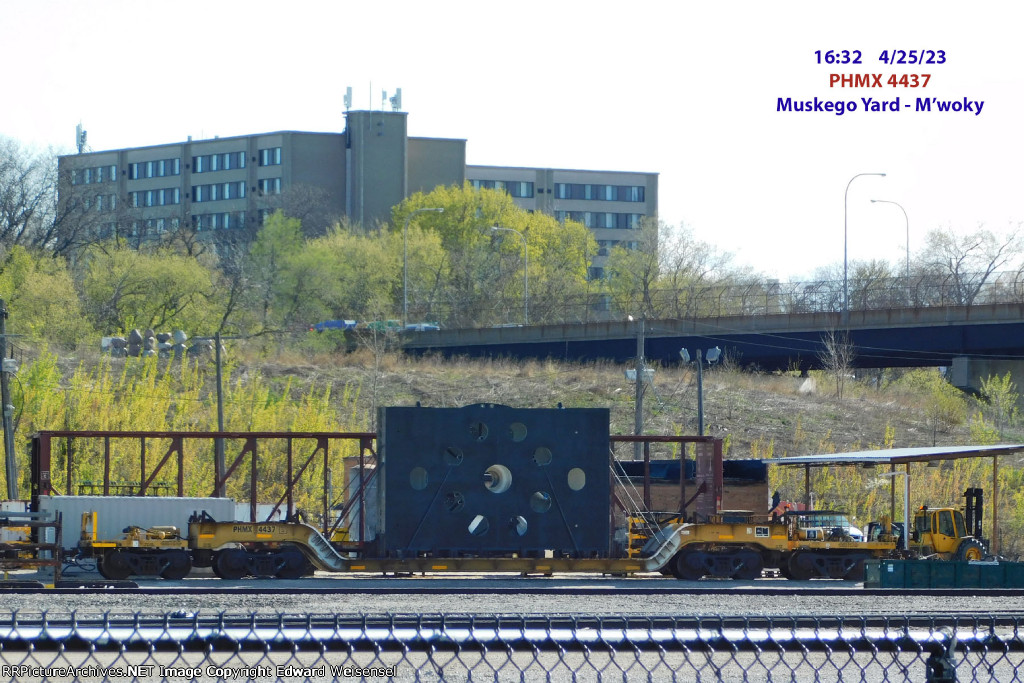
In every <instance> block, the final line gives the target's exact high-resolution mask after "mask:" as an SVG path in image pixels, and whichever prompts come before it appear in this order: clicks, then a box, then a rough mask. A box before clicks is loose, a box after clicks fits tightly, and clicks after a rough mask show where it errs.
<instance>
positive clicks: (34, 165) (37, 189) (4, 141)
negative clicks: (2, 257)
mask: <svg viewBox="0 0 1024 683" xmlns="http://www.w3.org/2000/svg"><path fill="white" fill-rule="evenodd" d="M56 200H57V160H56V155H54V154H53V153H36V152H32V151H30V150H28V149H26V148H24V147H22V146H21V145H20V144H19V143H18V142H17V141H15V140H12V139H10V138H0V245H3V246H5V247H11V246H14V245H16V244H20V245H23V246H34V247H40V246H49V244H48V243H49V242H50V241H52V239H53V226H54V222H55V216H56Z"/></svg>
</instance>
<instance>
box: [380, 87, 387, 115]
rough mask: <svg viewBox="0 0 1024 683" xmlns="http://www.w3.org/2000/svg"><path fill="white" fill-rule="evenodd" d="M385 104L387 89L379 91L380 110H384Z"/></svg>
mask: <svg viewBox="0 0 1024 683" xmlns="http://www.w3.org/2000/svg"><path fill="white" fill-rule="evenodd" d="M387 105H388V91H387V90H381V91H380V110H381V111H384V107H386V106H387Z"/></svg>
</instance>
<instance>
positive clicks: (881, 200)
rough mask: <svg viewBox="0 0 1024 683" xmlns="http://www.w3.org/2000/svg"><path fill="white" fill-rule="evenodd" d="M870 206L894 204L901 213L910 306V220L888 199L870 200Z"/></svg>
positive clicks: (901, 208)
mask: <svg viewBox="0 0 1024 683" xmlns="http://www.w3.org/2000/svg"><path fill="white" fill-rule="evenodd" d="M871 203H872V204H894V205H896V206H898V207H899V209H900V211H902V212H903V220H904V221H905V222H906V225H907V305H908V306H909V305H910V218H908V217H907V210H906V209H904V208H903V206H902V205H900V204H899V203H897V202H893V201H890V200H888V199H872V200H871Z"/></svg>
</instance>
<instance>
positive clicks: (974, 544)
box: [956, 538, 985, 562]
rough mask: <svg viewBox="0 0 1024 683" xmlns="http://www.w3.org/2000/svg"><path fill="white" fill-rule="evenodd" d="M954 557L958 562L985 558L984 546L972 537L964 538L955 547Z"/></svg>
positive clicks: (976, 560)
mask: <svg viewBox="0 0 1024 683" xmlns="http://www.w3.org/2000/svg"><path fill="white" fill-rule="evenodd" d="M956 559H957V560H959V561H960V562H978V561H981V560H983V559H985V546H983V545H982V544H981V543H979V542H978V541H976V540H974V539H973V538H967V539H964V540H963V541H961V542H960V547H959V548H957V549H956Z"/></svg>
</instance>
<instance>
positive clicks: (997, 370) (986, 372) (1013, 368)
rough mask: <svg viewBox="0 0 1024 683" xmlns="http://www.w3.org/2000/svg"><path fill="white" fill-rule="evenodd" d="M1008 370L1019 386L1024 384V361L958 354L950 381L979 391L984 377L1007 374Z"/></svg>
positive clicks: (951, 370) (971, 390) (954, 384)
mask: <svg viewBox="0 0 1024 683" xmlns="http://www.w3.org/2000/svg"><path fill="white" fill-rule="evenodd" d="M1007 372H1009V373H1010V377H1011V378H1012V379H1013V381H1014V382H1015V383H1016V384H1017V386H1018V387H1021V386H1024V361H1019V360H988V359H983V358H971V357H969V356H956V357H954V358H953V365H952V366H951V367H950V375H949V381H950V384H952V385H953V386H955V387H956V388H958V389H963V390H964V391H970V392H972V393H977V392H980V391H981V380H982V379H987V378H988V377H990V376H992V375H1005V374H1006V373H1007Z"/></svg>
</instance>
